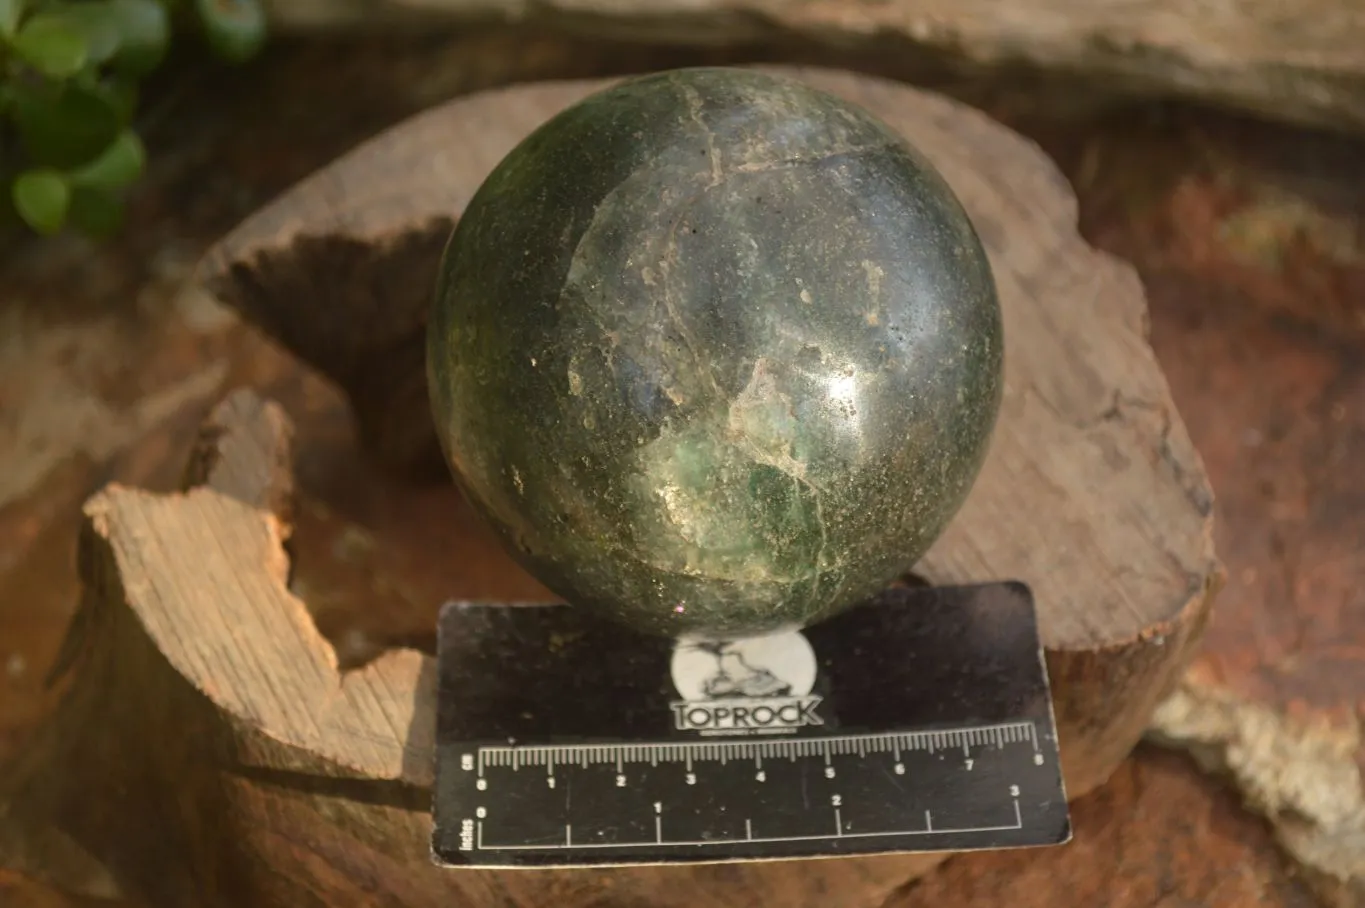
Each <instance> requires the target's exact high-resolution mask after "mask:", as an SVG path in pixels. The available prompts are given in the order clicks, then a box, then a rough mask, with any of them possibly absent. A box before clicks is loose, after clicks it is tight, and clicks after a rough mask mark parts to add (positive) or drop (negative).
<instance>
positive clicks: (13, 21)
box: [0, 0, 24, 37]
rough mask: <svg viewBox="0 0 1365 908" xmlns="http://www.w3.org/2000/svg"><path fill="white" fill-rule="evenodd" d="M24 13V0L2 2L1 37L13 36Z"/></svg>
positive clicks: (0, 7)
mask: <svg viewBox="0 0 1365 908" xmlns="http://www.w3.org/2000/svg"><path fill="white" fill-rule="evenodd" d="M23 12H24V0H0V35H4V36H5V37H9V36H10V35H13V34H14V30H15V29H16V28H18V27H19V17H20V16H21V15H23Z"/></svg>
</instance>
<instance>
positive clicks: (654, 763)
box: [432, 585, 1071, 868]
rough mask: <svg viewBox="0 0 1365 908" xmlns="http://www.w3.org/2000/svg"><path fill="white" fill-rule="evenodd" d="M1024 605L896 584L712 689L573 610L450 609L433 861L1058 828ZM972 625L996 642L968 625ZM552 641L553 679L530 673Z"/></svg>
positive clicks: (942, 839)
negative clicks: (880, 598)
mask: <svg viewBox="0 0 1365 908" xmlns="http://www.w3.org/2000/svg"><path fill="white" fill-rule="evenodd" d="M952 596H957V597H958V598H957V599H956V600H954V599H952V598H950V597H952ZM901 604H903V605H904V606H905V607H904V608H895V606H896V605H901ZM936 605H942V606H943V608H942V612H941V613H939V614H936V613H935V611H934V607H935V606H936ZM974 608H975V609H978V610H979V611H980V615H978V616H974V615H973V609H974ZM535 613H540V614H535ZM985 618H988V619H990V622H991V623H990V624H989V625H985V624H981V623H978V624H977V625H976V626H975V627H974V626H972V625H970V624H969V623H968V622H969V621H972V620H976V621H978V622H980V621H981V620H982V619H985ZM1032 618H1033V616H1032V603H1031V600H1029V599H1027V598H1025V597H1023V596H1022V595H1021V594H1020V593H1019V592H1018V591H1017V589H1016V588H1015V587H1013V586H1006V585H991V586H987V587H982V588H947V589H943V590H937V591H935V594H934V597H933V598H930V597H926V596H925V595H924V594H919V598H918V599H915V598H912V597H911V596H908V595H907V596H905V597H904V598H902V599H899V600H896V601H894V602H892V603H891V605H890V606H889V607H888V606H887V605H883V606H882V607H881V608H880V609H879V610H878V611H875V612H873V611H869V612H867V613H865V614H863V615H861V616H859V615H855V616H852V617H851V619H850V620H849V621H847V622H846V623H845V624H843V625H842V626H841V625H840V624H838V623H835V622H831V623H830V625H829V626H825V627H818V628H812V629H810V630H808V631H807V632H806V634H807V635H808V636H809V638H810V642H809V646H808V649H809V652H808V653H807V654H806V655H804V656H801V657H800V658H796V657H791V653H790V652H787V653H786V654H785V656H784V654H783V652H782V651H779V649H778V648H777V645H776V644H775V643H771V644H770V645H768V648H767V649H764V648H762V647H758V646H755V647H753V648H751V649H749V650H747V651H743V652H740V654H739V655H740V657H742V661H741V660H732V661H730V663H729V664H728V666H727V668H726V671H727V676H728V677H729V678H730V679H733V678H734V677H735V676H736V675H737V673H738V672H741V671H752V672H753V673H754V675H755V676H756V681H755V686H754V687H753V688H752V691H751V692H744V693H741V694H739V695H732V696H730V697H729V698H717V697H716V696H714V694H708V695H705V696H700V695H698V692H697V690H696V687H695V685H693V684H692V683H691V682H690V681H689V675H688V671H690V669H689V667H688V666H689V665H692V666H699V667H700V668H701V669H702V674H701V677H702V678H703V680H706V679H707V678H710V677H712V676H713V675H714V674H715V672H716V671H717V669H715V668H713V666H716V665H718V664H719V662H720V658H719V657H718V656H717V655H716V653H715V652H713V651H711V650H710V649H708V650H707V651H706V652H703V653H702V654H700V655H699V654H696V653H693V654H690V655H686V656H685V658H684V657H680V656H679V655H678V652H679V651H678V650H676V649H669V648H667V647H671V646H672V645H671V644H667V647H666V646H665V644H661V643H657V642H654V641H649V640H636V639H629V638H628V639H623V640H619V641H614V640H612V639H611V638H610V636H609V635H610V634H611V633H612V630H613V629H612V628H610V627H595V628H591V631H592V633H581V634H577V635H575V633H574V632H575V631H576V630H577V624H578V623H580V622H581V621H582V620H583V619H582V617H581V616H578V615H574V614H572V612H571V610H568V609H555V608H544V609H540V608H525V609H493V608H480V607H463V608H448V609H447V612H446V613H445V614H444V616H443V625H442V634H441V657H442V680H441V694H442V697H443V701H442V709H441V711H440V719H439V722H438V742H437V743H438V748H437V750H438V757H437V773H436V777H437V778H436V788H435V794H434V807H435V813H436V817H435V819H436V828H435V830H434V833H433V837H432V855H433V858H434V859H435V860H437V861H438V862H440V863H442V864H445V865H447V866H452V867H484V868H495V867H506V868H515V867H524V868H534V867H574V866H604V865H627V864H642V863H656V864H658V863H684V862H710V861H732V860H761V859H779V858H795V857H827V856H834V855H840V854H846V855H852V854H877V853H887V852H907V851H964V850H978V849H987V848H1013V847H1027V846H1039V845H1052V844H1060V843H1062V842H1065V841H1067V840H1069V838H1070V832H1071V831H1070V820H1069V814H1068V809H1067V803H1066V795H1065V790H1064V788H1063V786H1062V780H1061V771H1060V765H1059V759H1058V750H1057V740H1056V729H1055V724H1054V721H1053V718H1052V712H1051V706H1050V701H1049V698H1048V696H1047V686H1046V676H1045V673H1044V672H1043V668H1042V662H1041V656H1040V651H1039V647H1038V645H1037V641H1036V626H1035V625H1034V624H1033V621H1032ZM953 621H956V622H957V626H954V625H953V624H952V622H953ZM1011 621H1012V622H1013V624H1012V623H1011ZM912 622H913V623H912ZM907 625H908V626H907ZM926 626H927V627H930V628H937V629H939V631H940V633H941V637H940V638H938V639H935V638H934V637H933V636H931V635H927V632H926V631H924V630H923V628H924V627H926ZM976 627H981V628H986V629H988V630H989V633H990V634H991V635H992V638H993V639H990V640H988V641H985V642H977V641H973V640H971V639H970V635H971V633H973V632H976V633H978V634H979V633H980V632H979V631H976ZM1017 628H1022V631H1021V630H1018V629H1017ZM1006 632H1008V633H1006ZM537 635H539V636H537ZM575 641H581V642H578V643H577V644H575ZM797 642H798V643H799V644H800V647H805V646H807V645H806V644H805V643H803V642H801V641H797ZM907 643H908V644H909V646H907ZM986 643H989V647H990V648H989V649H987V648H985V646H986ZM575 645H577V646H579V647H581V649H577V650H575V649H573V648H572V647H573V646H575ZM964 646H971V647H976V648H977V649H969V650H966V651H964V649H963V647H964ZM632 647H634V649H633V650H632ZM650 647H654V649H651V648H650ZM800 647H798V648H800ZM877 647H884V648H885V651H884V652H879V651H878V650H877V649H876V648H877ZM954 647H957V649H956V650H955V649H954ZM524 652H534V653H535V654H537V656H538V657H539V661H538V662H536V661H533V660H530V659H521V658H517V657H518V656H519V654H521V653H524ZM670 652H671V653H672V656H671V658H672V659H673V674H672V680H671V681H666V680H663V679H666V678H667V677H668V675H667V672H668V670H669V669H668V664H669V662H668V660H669V658H670ZM802 652H806V651H805V650H802ZM547 653H552V654H556V655H558V656H559V657H560V658H561V659H563V660H564V661H565V663H567V665H566V667H565V668H564V670H563V671H562V672H561V673H558V674H550V673H542V672H543V671H544V669H543V666H544V665H545V663H546V657H545V654H547ZM623 653H624V654H625V655H624V656H621V655H617V654H623ZM722 655H723V654H722ZM787 657H791V658H787ZM854 657H857V658H854ZM802 659H806V660H807V661H806V662H802V661H801V660H802ZM687 660H692V661H691V662H690V663H689V662H688V661H687ZM528 665H531V666H536V668H522V667H521V666H528ZM802 665H804V666H805V669H804V671H805V674H803V673H802V672H803V669H802V668H801V666H802ZM817 666H818V671H817ZM661 671H662V672H663V673H664V675H663V679H661V678H660V672H661ZM764 671H766V672H767V673H768V674H769V675H771V676H772V677H773V678H776V679H777V682H779V683H774V682H773V680H772V678H764V677H761V675H762V673H763V672H764ZM708 673H709V674H708ZM813 673H814V674H813ZM812 677H814V678H815V680H813V681H812V680H811V678H812ZM714 690H715V688H714V687H713V688H712V691H714ZM775 690H776V691H777V692H776V693H774V691H775ZM973 713H975V714H976V715H975V716H973V715H972V714H973ZM991 713H995V715H990V714H991ZM983 714H984V715H983ZM777 718H783V721H785V722H786V724H785V725H782V724H780V723H779V722H777ZM973 719H975V721H973ZM954 720H956V721H954ZM964 720H966V721H964ZM983 720H984V721H983ZM660 732H663V734H661V733H660Z"/></svg>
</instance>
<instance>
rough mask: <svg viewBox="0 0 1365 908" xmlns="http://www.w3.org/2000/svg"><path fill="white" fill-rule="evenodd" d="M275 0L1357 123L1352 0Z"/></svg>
mask: <svg viewBox="0 0 1365 908" xmlns="http://www.w3.org/2000/svg"><path fill="white" fill-rule="evenodd" d="M270 8H271V12H272V15H273V19H274V22H275V24H276V27H277V28H279V29H281V30H283V31H290V32H298V31H302V32H309V33H316V32H318V31H337V30H349V31H360V30H363V31H364V32H366V33H371V34H372V33H374V31H375V30H376V29H381V28H384V27H385V26H389V27H390V28H393V29H394V30H399V31H401V30H406V29H412V28H430V27H431V26H433V25H447V26H452V27H453V26H457V25H466V24H469V23H471V22H482V21H487V20H489V19H501V20H510V21H515V22H518V23H525V24H530V25H541V26H550V27H557V28H564V29H569V30H572V31H575V32H578V33H588V34H593V35H597V36H601V37H608V36H609V37H615V38H623V39H627V40H633V41H638V42H641V43H653V44H667V45H678V44H686V45H691V46H696V47H712V46H717V45H736V44H741V45H749V46H752V45H754V44H760V43H766V44H771V43H775V42H776V43H791V42H793V41H799V42H802V43H804V44H807V45H811V46H813V47H815V48H818V49H837V50H838V51H840V52H847V53H850V54H852V55H853V56H855V57H857V58H862V59H865V58H868V57H875V56H898V57H900V58H901V59H902V60H903V61H904V60H906V59H907V58H916V63H915V65H918V66H921V67H923V66H924V65H925V62H926V61H928V62H930V63H932V64H933V65H934V68H936V69H961V68H962V67H964V66H972V67H978V68H986V69H989V70H993V71H995V72H1002V73H1016V72H1017V71H1019V70H1021V69H1025V70H1027V69H1032V70H1041V71H1045V72H1048V73H1052V74H1054V75H1056V76H1057V77H1059V82H1064V83H1066V85H1069V86H1070V90H1071V91H1075V90H1077V89H1078V88H1081V89H1082V90H1094V89H1095V88H1096V87H1104V88H1106V89H1108V90H1109V91H1110V92H1112V93H1136V94H1142V95H1147V96H1154V97H1158V98H1160V97H1168V96H1176V97H1185V98H1193V99H1197V100H1201V101H1211V102H1216V103H1220V104H1227V105H1232V106H1235V107H1238V108H1242V109H1245V110H1251V111H1257V112H1261V113H1265V114H1269V115H1271V116H1274V117H1278V118H1281V119H1283V120H1286V121H1290V122H1295V123H1318V124H1323V125H1326V126H1329V127H1333V128H1339V129H1340V128H1346V129H1352V130H1355V131H1357V132H1359V131H1365V53H1362V51H1361V48H1362V47H1365V8H1362V7H1361V6H1360V5H1359V4H1357V3H1354V2H1352V0H1315V2H1312V3H1309V4H1303V3H1298V4H1288V3H1285V2H1284V0H1242V2H1238V3H1173V2H1171V0H1136V2H1134V0H1092V2H1089V3H1077V2H1075V0H1022V2H1021V0H1015V2H1010V3H1006V4H1002V3H1001V2H999V0H967V2H960V0H958V2H949V0H539V2H530V0H350V2H346V3H337V2H333V0H272V2H271V3H270ZM1077 76H1079V77H1080V80H1082V81H1083V82H1084V83H1086V84H1085V85H1084V86H1077V85H1076V82H1077V81H1078V80H1077V78H1076V77H1077ZM1097 83H1098V85H1097Z"/></svg>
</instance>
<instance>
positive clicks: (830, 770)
mask: <svg viewBox="0 0 1365 908" xmlns="http://www.w3.org/2000/svg"><path fill="white" fill-rule="evenodd" d="M825 778H826V779H832V778H834V767H833V766H826V767H825Z"/></svg>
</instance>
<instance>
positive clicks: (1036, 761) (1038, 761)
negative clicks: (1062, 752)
mask: <svg viewBox="0 0 1365 908" xmlns="http://www.w3.org/2000/svg"><path fill="white" fill-rule="evenodd" d="M1033 765H1034V766H1042V765H1043V755H1042V754H1034V755H1033Z"/></svg>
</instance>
